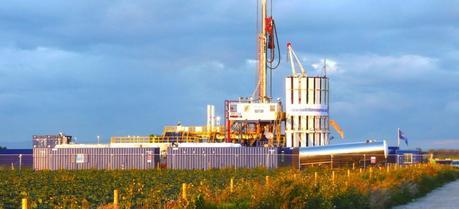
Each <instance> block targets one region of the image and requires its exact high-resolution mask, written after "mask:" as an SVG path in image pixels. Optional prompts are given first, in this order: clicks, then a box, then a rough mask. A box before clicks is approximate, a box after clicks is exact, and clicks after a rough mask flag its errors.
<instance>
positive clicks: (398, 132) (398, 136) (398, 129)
mask: <svg viewBox="0 0 459 209" xmlns="http://www.w3.org/2000/svg"><path fill="white" fill-rule="evenodd" d="M397 145H398V147H400V128H397Z"/></svg>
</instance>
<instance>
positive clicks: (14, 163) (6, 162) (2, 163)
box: [0, 154, 33, 169]
mask: <svg viewBox="0 0 459 209" xmlns="http://www.w3.org/2000/svg"><path fill="white" fill-rule="evenodd" d="M32 166H33V155H32V154H0V167H2V168H11V169H21V168H32Z"/></svg>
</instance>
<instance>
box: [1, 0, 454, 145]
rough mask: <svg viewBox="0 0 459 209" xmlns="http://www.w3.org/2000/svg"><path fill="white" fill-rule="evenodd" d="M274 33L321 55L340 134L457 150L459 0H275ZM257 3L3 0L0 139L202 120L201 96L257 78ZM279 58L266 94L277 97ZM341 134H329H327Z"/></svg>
mask: <svg viewBox="0 0 459 209" xmlns="http://www.w3.org/2000/svg"><path fill="white" fill-rule="evenodd" d="M273 6H274V8H273V12H274V17H275V19H276V23H277V26H278V31H279V37H280V42H281V45H282V49H281V50H282V53H283V57H285V51H286V49H285V43H286V42H287V41H292V42H293V44H294V48H295V51H296V52H297V54H298V55H299V56H300V58H301V60H302V61H303V64H304V66H305V67H306V68H307V70H308V72H309V73H310V74H314V73H317V70H315V69H314V66H316V65H317V64H318V63H320V62H321V60H322V59H323V58H325V57H326V58H327V60H328V61H329V64H330V67H329V76H330V80H331V105H330V108H331V110H330V111H331V117H332V118H334V119H335V120H336V121H337V122H338V123H339V124H340V125H341V126H342V128H343V129H344V131H345V132H346V137H347V139H345V140H342V141H343V142H344V141H359V140H364V139H387V140H389V141H390V143H395V136H396V129H397V128H398V127H400V128H401V129H402V130H403V131H404V132H406V134H407V136H408V137H409V139H410V147H411V148H415V147H423V148H431V147H432V148H459V134H458V131H457V129H458V128H459V85H458V83H459V1H447V0H446V1H422V0H415V1H414V0H412V1H410V0H408V1H395V0H388V1H379V2H378V1H313V0H309V1H308V0H301V1H300V0H293V1H274V2H273ZM255 20H256V0H251V1H246V0H245V1H242V0H231V1H227V0H219V1H215V0H213V1H207V0H202V1H175V0H168V1H146V0H145V1H127V0H126V1H112V0H110V1H109V0H106V1H103V0H101V1H96V2H94V1H86V0H81V1H77V2H74V1H25V0H23V1H20V0H16V1H4V2H2V4H0V145H4V146H8V147H10V148H27V147H31V135H33V134H54V133H57V132H58V131H61V130H62V131H64V132H65V133H67V134H70V135H74V136H76V137H77V140H78V142H80V143H83V142H95V141H96V136H97V135H100V136H101V137H102V139H104V140H105V141H108V139H109V137H110V136H122V135H147V134H150V133H160V132H161V130H162V127H163V126H164V125H171V124H175V123H176V122H177V121H181V122H182V123H183V124H186V125H200V124H204V123H205V117H206V116H205V113H206V104H214V105H216V109H217V112H218V113H219V114H220V115H222V111H223V101H224V100H225V99H233V98H238V97H239V96H249V95H251V94H252V92H253V89H254V87H255V66H254V62H253V61H254V59H255V53H256V51H255V33H256V31H255V24H256V23H255ZM289 72H290V69H289V66H288V63H287V62H286V60H285V59H284V60H283V61H282V63H281V67H280V68H279V69H278V70H276V71H275V72H274V75H275V78H274V86H275V87H274V97H281V98H283V97H284V93H283V91H284V90H283V86H284V84H283V78H284V77H285V76H286V75H288V74H289ZM338 142H341V140H335V141H334V143H338Z"/></svg>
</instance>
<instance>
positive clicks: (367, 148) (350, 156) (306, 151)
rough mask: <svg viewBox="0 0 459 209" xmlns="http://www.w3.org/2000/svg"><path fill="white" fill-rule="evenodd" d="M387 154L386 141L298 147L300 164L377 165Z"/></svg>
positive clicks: (336, 165) (384, 160) (383, 161)
mask: <svg viewBox="0 0 459 209" xmlns="http://www.w3.org/2000/svg"><path fill="white" fill-rule="evenodd" d="M387 155H388V147H387V144H386V141H379V142H371V141H370V142H360V143H347V144H336V145H327V146H320V147H301V148H299V158H300V165H301V166H302V167H304V166H309V165H324V166H332V167H341V166H352V165H353V164H354V165H355V166H361V167H366V166H370V165H379V164H382V163H385V162H386V160H387Z"/></svg>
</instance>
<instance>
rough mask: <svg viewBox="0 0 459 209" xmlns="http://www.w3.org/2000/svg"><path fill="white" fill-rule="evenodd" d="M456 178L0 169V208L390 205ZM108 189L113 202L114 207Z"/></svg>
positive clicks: (440, 169)
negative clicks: (116, 197) (116, 195)
mask: <svg viewBox="0 0 459 209" xmlns="http://www.w3.org/2000/svg"><path fill="white" fill-rule="evenodd" d="M457 178H459V170H458V169H454V168H451V167H449V166H441V165H429V164H427V165H415V166H406V167H393V166H392V167H380V168H378V167H373V168H367V169H358V168H357V169H334V170H330V169H326V168H309V169H306V170H304V171H298V170H292V169H278V170H266V169H251V170H249V169H237V170H235V169H223V170H206V171H204V170H194V171H186V170H182V171H181V170H159V169H158V170H129V171H123V170H116V171H97V170H81V171H32V170H15V171H11V170H0V208H5V209H6V208H20V207H21V200H22V199H23V198H27V200H28V206H29V208H65V209H67V208H70V209H71V208H107V209H108V208H390V207H391V206H394V205H398V204H402V203H405V202H409V201H411V200H412V199H413V198H416V197H419V196H422V195H424V194H425V193H427V192H429V191H430V190H432V189H434V188H436V187H438V186H441V185H442V184H444V183H446V182H449V181H453V180H455V179H457ZM114 190H117V191H118V193H119V201H118V202H119V203H118V204H117V206H115V205H114V204H113V202H114Z"/></svg>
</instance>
